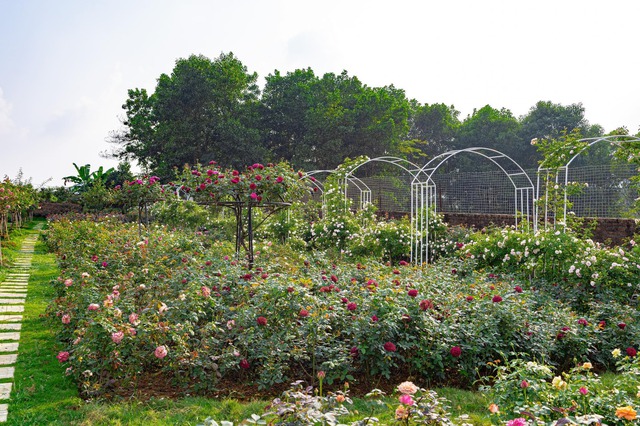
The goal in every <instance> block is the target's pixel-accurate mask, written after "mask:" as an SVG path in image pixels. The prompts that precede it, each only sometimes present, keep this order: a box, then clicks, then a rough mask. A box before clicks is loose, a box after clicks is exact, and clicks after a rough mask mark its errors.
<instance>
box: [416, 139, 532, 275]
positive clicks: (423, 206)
mask: <svg viewBox="0 0 640 426" xmlns="http://www.w3.org/2000/svg"><path fill="white" fill-rule="evenodd" d="M461 153H470V154H475V155H479V156H480V157H482V158H485V159H487V160H489V161H491V162H492V163H493V164H494V165H496V166H497V167H498V168H499V169H500V170H501V171H502V172H503V173H504V175H505V176H506V177H507V178H508V180H509V181H510V182H511V185H512V186H513V191H514V222H515V226H516V228H517V227H518V226H519V224H520V222H521V221H522V219H525V221H524V224H525V225H526V226H528V224H529V222H530V219H531V215H532V213H533V211H532V210H533V199H534V186H533V182H532V181H531V179H530V178H529V176H528V175H527V173H526V172H525V171H524V170H523V169H522V167H520V165H519V164H518V163H516V162H515V161H514V160H513V159H512V158H511V157H509V156H508V155H506V154H504V153H502V152H500V151H497V150H495V149H491V148H484V147H474V148H465V149H459V150H453V151H448V152H445V153H443V154H440V155H438V156H436V157H434V158H432V159H431V160H430V161H429V162H428V163H427V164H425V165H424V166H423V167H422V168H421V169H420V171H419V173H417V174H416V176H415V177H414V179H413V181H412V183H411V261H412V262H413V263H414V264H417V265H422V264H424V263H427V262H429V237H430V235H429V220H430V219H431V218H430V217H429V216H430V212H431V211H433V212H434V213H435V212H436V208H437V204H436V189H437V188H436V183H435V181H434V180H433V175H434V174H435V172H436V171H437V170H438V169H439V168H440V167H441V166H442V165H443V164H444V163H445V162H447V161H448V160H449V159H451V158H452V157H454V156H456V155H458V154H461Z"/></svg>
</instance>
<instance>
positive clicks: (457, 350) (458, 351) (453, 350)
mask: <svg viewBox="0 0 640 426" xmlns="http://www.w3.org/2000/svg"><path fill="white" fill-rule="evenodd" d="M449 352H450V353H451V356H452V357H454V358H458V357H459V356H460V355H462V348H461V347H460V346H454V347H452V348H451V350H450V351H449Z"/></svg>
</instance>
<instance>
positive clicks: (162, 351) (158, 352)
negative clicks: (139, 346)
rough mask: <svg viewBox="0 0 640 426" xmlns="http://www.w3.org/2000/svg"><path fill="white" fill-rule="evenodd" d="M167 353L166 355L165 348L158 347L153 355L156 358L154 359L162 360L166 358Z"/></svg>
mask: <svg viewBox="0 0 640 426" xmlns="http://www.w3.org/2000/svg"><path fill="white" fill-rule="evenodd" d="M167 353H168V351H167V347H166V346H164V345H162V346H158V347H157V348H156V350H155V351H154V353H153V354H154V355H155V356H156V358H160V359H162V358H164V357H165V356H167Z"/></svg>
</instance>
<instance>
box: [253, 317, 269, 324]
mask: <svg viewBox="0 0 640 426" xmlns="http://www.w3.org/2000/svg"><path fill="white" fill-rule="evenodd" d="M256 321H257V322H258V325H262V326H264V325H267V319H266V318H265V317H258V319H257V320H256Z"/></svg>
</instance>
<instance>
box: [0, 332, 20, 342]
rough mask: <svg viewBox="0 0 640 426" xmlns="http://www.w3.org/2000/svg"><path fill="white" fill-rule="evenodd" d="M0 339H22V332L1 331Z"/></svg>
mask: <svg viewBox="0 0 640 426" xmlns="http://www.w3.org/2000/svg"><path fill="white" fill-rule="evenodd" d="M0 340H20V333H18V332H16V331H4V332H2V331H0Z"/></svg>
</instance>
